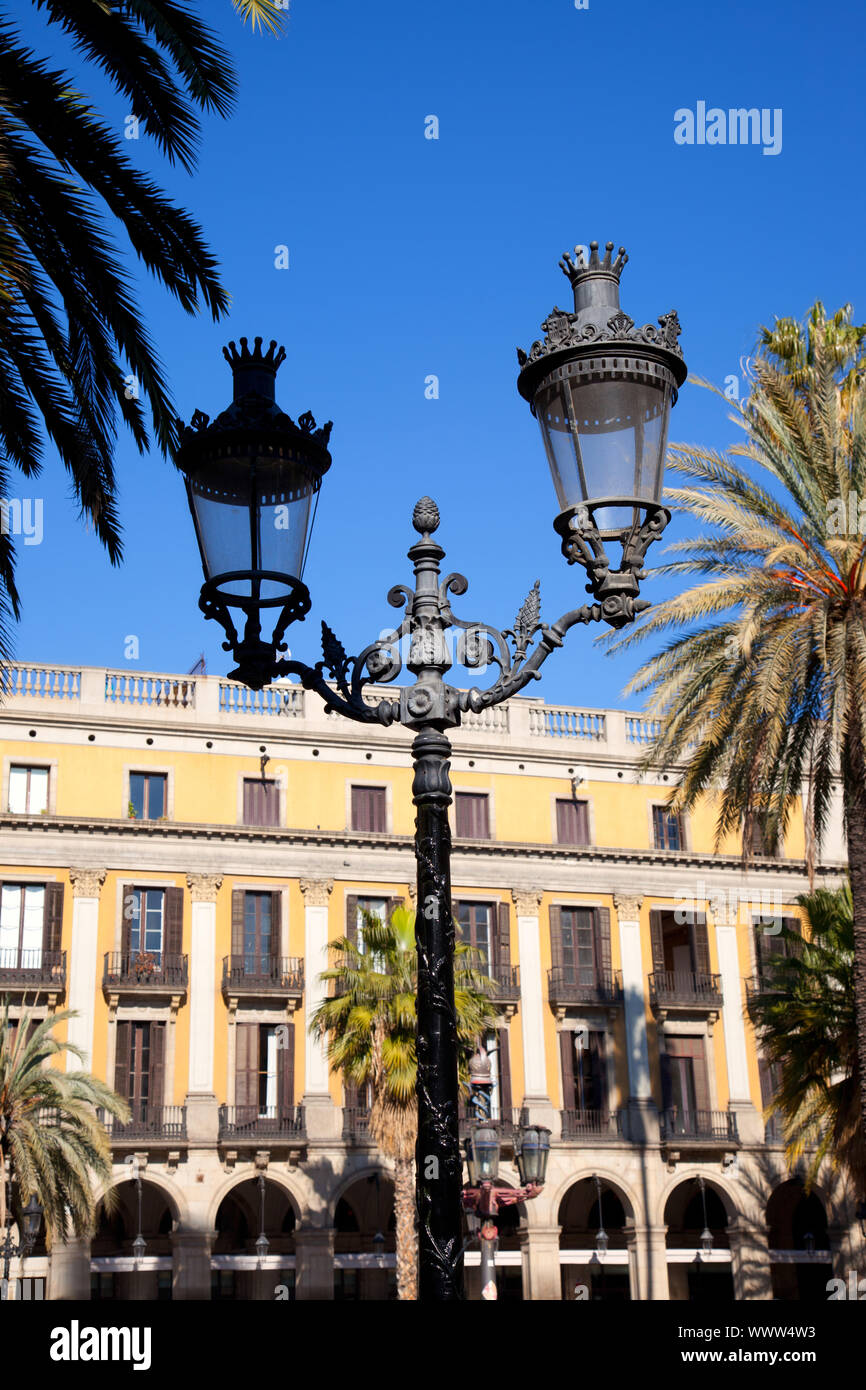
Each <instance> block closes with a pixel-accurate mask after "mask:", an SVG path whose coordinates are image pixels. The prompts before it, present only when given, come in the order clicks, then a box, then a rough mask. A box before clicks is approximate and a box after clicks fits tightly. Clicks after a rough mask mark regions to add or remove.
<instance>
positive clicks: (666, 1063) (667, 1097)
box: [659, 1052, 674, 1110]
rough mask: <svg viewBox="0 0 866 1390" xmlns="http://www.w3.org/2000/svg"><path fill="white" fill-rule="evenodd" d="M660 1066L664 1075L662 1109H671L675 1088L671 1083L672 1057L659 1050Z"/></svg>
mask: <svg viewBox="0 0 866 1390" xmlns="http://www.w3.org/2000/svg"><path fill="white" fill-rule="evenodd" d="M659 1067H660V1069H661V1076H662V1110H670V1109H671V1108H672V1106H673V1103H674V1089H673V1085H672V1083H671V1059H670V1056H669V1054H668V1053H667V1052H659Z"/></svg>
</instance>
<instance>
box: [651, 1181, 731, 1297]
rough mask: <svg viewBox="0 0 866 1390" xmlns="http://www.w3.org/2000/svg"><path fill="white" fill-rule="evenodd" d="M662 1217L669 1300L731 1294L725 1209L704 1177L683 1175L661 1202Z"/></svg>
mask: <svg viewBox="0 0 866 1390" xmlns="http://www.w3.org/2000/svg"><path fill="white" fill-rule="evenodd" d="M664 1221H665V1225H666V1226H667V1238H666V1244H667V1252H668V1253H667V1264H668V1290H669V1297H670V1298H671V1300H673V1301H678V1302H684V1301H689V1302H692V1303H704V1302H725V1301H727V1300H732V1299H733V1298H734V1280H733V1276H732V1272H731V1242H730V1237H729V1235H728V1211H727V1207H726V1205H725V1201H724V1199H723V1196H722V1194H721V1192H719V1191H717V1190H716V1188H715V1187H714V1186H713V1184H712V1183H711V1182H708V1181H707V1180H706V1179H704V1181H703V1183H702V1182H701V1180H700V1179H699V1178H685V1179H684V1180H683V1182H681V1183H678V1184H677V1186H676V1187H675V1188H674V1190H673V1191H672V1192H671V1193H670V1195H669V1197H668V1199H667V1202H666V1203H665V1212H664ZM707 1233H708V1234H707Z"/></svg>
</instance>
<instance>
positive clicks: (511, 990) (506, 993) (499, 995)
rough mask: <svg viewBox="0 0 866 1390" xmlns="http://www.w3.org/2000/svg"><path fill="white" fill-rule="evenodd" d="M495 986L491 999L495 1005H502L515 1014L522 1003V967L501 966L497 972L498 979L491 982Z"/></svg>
mask: <svg viewBox="0 0 866 1390" xmlns="http://www.w3.org/2000/svg"><path fill="white" fill-rule="evenodd" d="M490 983H491V984H492V985H493V990H492V992H491V995H490V998H491V999H492V1000H493V1002H494V1003H495V1004H500V1005H501V1006H502V1007H503V1008H505V1009H510V1010H511V1012H512V1013H513V1012H514V1009H515V1008H516V1006H517V1004H518V1003H519V1002H520V966H519V965H506V966H499V967H498V969H497V971H496V978H495V979H492V980H491V982H490Z"/></svg>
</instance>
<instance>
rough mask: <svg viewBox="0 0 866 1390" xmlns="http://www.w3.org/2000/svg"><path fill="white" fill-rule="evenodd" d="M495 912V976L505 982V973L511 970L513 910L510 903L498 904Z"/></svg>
mask: <svg viewBox="0 0 866 1390" xmlns="http://www.w3.org/2000/svg"><path fill="white" fill-rule="evenodd" d="M494 912H495V913H496V922H495V924H494V930H493V936H494V950H493V974H494V976H495V977H496V978H498V979H501V980H504V979H505V972H506V971H510V970H511V908H510V907H509V906H508V903H497V904H496V906H495V908H494Z"/></svg>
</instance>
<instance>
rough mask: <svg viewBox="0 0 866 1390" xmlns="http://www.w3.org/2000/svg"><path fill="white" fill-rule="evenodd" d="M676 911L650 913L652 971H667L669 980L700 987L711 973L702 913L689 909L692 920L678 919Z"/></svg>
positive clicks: (681, 984) (708, 947)
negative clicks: (679, 920) (680, 920)
mask: <svg viewBox="0 0 866 1390" xmlns="http://www.w3.org/2000/svg"><path fill="white" fill-rule="evenodd" d="M679 915H680V913H679V912H660V911H658V910H656V909H654V910H653V911H652V912H651V913H650V941H651V944H652V957H653V970H654V971H656V972H658V973H664V972H667V973H668V974H670V975H671V976H672V981H671V983H676V984H678V985H680V986H686V985H689V986H691V985H692V984H694V985H695V986H696V987H697V986H699V985H700V986H701V987H702V988H703V987H704V986H705V984H706V983H707V980H708V977H709V975H710V946H709V935H708V932H707V923H706V918H705V917H704V915H703V913H695V912H689V913H688V914H687V916H688V917H690V918H691V921H688V920H687V921H685V922H678V921H677V917H678V916H679Z"/></svg>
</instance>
